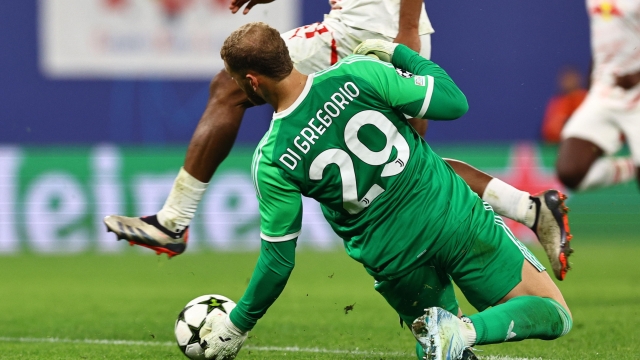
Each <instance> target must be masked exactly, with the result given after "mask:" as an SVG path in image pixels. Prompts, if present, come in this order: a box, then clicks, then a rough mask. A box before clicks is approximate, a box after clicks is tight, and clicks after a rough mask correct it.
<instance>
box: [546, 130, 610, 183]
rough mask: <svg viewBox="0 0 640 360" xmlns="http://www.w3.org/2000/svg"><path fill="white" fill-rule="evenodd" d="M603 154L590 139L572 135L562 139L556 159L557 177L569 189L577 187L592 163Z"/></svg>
mask: <svg viewBox="0 0 640 360" xmlns="http://www.w3.org/2000/svg"><path fill="white" fill-rule="evenodd" d="M603 154H604V151H603V150H602V149H601V148H600V147H598V146H597V145H596V144H594V143H592V142H590V141H587V140H583V139H578V138H573V137H572V138H568V139H565V140H562V142H561V143H560V149H559V151H558V159H557V160H556V172H557V174H558V178H559V179H560V181H561V182H562V183H563V184H564V185H565V186H566V187H568V188H569V189H572V190H576V189H578V187H579V186H580V183H581V182H582V180H584V178H585V176H586V175H587V173H588V172H589V169H590V168H591V166H592V165H593V163H594V162H595V161H596V160H598V158H600V157H601V156H602V155H603Z"/></svg>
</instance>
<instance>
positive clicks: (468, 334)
mask: <svg viewBox="0 0 640 360" xmlns="http://www.w3.org/2000/svg"><path fill="white" fill-rule="evenodd" d="M461 323H462V324H461V325H460V328H461V329H462V333H463V334H465V341H466V343H465V346H467V347H472V346H473V345H475V344H476V337H477V334H476V327H475V326H473V322H471V321H469V322H467V321H464V320H462V321H461Z"/></svg>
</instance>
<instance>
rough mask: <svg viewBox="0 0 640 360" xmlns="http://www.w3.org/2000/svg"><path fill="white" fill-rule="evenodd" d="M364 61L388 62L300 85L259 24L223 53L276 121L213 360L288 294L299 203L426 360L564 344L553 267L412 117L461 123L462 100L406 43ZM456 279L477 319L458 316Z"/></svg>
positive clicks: (344, 64) (231, 353) (358, 59)
mask: <svg viewBox="0 0 640 360" xmlns="http://www.w3.org/2000/svg"><path fill="white" fill-rule="evenodd" d="M356 54H375V55H377V57H379V58H380V60H378V59H375V58H373V57H369V56H363V55H353V56H349V57H347V58H345V59H343V60H342V61H340V62H338V63H336V64H335V65H333V66H332V67H330V68H328V69H326V70H324V71H320V72H317V73H313V74H311V75H308V76H307V75H303V74H301V73H300V72H298V71H296V70H295V69H294V68H293V64H292V62H291V59H290V57H289V53H288V51H287V48H286V45H285V43H284V41H283V40H282V38H281V37H280V35H279V34H278V32H277V31H276V30H275V29H273V28H270V27H269V26H267V25H266V24H263V23H250V24H247V25H244V26H242V27H241V28H239V29H238V30H236V31H235V32H233V33H232V34H231V35H230V36H229V37H228V38H227V40H226V41H225V43H224V45H223V47H222V50H221V55H222V58H223V60H224V62H225V67H226V70H227V72H229V74H230V75H231V76H232V77H233V78H234V80H235V81H236V82H237V83H238V85H239V86H240V87H241V88H242V89H243V90H244V91H245V92H246V93H247V95H248V97H249V99H255V100H257V99H263V100H264V101H266V102H268V103H270V104H271V105H272V106H273V107H274V109H275V113H274V116H273V120H272V121H271V126H270V128H269V131H268V132H267V133H266V134H265V136H264V138H263V139H262V141H260V143H259V145H258V147H257V149H256V151H255V154H254V159H253V165H252V169H251V171H252V175H253V181H254V185H255V190H256V194H257V197H258V202H259V206H260V214H261V225H260V230H261V235H260V236H261V238H262V240H261V241H262V247H261V252H260V257H259V259H258V263H257V265H256V268H255V270H254V273H253V276H252V278H251V281H250V283H249V286H248V288H247V290H246V292H245V294H244V295H243V297H242V298H241V299H240V301H239V302H238V305H237V307H236V308H235V309H234V310H233V311H232V312H231V313H230V315H229V316H228V317H227V318H225V319H222V320H219V319H214V320H213V321H211V322H208V323H207V324H205V327H204V328H203V331H202V332H201V337H202V345H203V346H204V348H205V355H206V357H207V358H214V359H217V360H220V359H233V358H234V357H235V356H236V354H237V353H238V351H239V350H240V347H241V346H242V344H243V342H244V340H245V339H246V336H247V332H248V331H249V330H251V329H252V328H253V327H254V326H255V324H256V322H257V321H258V320H259V319H260V318H261V317H262V316H263V315H264V314H265V313H266V311H267V309H268V308H269V306H271V304H272V303H273V302H274V301H275V300H276V299H277V298H278V296H279V295H280V293H281V292H282V290H283V289H284V287H285V285H286V283H287V280H288V278H289V275H290V273H291V271H292V270H293V267H294V263H295V248H296V241H297V238H298V235H299V233H300V227H301V220H302V199H301V196H302V195H304V196H308V197H311V198H314V199H316V200H317V201H319V202H320V204H321V206H322V211H323V213H324V216H325V218H326V219H327V221H328V222H329V223H330V224H331V226H332V228H333V230H334V231H335V232H336V233H337V234H338V235H339V236H340V237H341V238H342V239H343V240H344V246H345V248H346V251H347V254H348V255H349V256H350V257H352V258H353V259H354V260H356V261H358V262H360V263H361V264H362V265H363V266H364V268H365V270H366V271H367V272H368V273H369V274H370V275H371V276H372V277H373V278H374V279H375V280H376V282H375V289H376V290H377V291H378V292H379V293H380V294H381V295H382V296H383V297H384V298H385V299H386V300H387V302H388V303H389V305H391V306H392V307H393V308H394V309H395V311H396V312H397V313H398V314H399V315H400V317H401V319H402V320H403V321H404V322H405V323H407V324H411V330H412V332H413V334H414V336H415V337H416V339H417V341H418V343H419V350H420V352H419V354H420V355H419V356H421V357H424V358H426V359H437V360H440V359H442V360H444V359H461V358H462V357H463V353H465V351H467V348H470V347H471V346H473V345H482V344H493V343H500V342H505V341H519V340H523V339H547V340H551V339H555V338H558V337H560V336H562V335H564V334H566V333H567V332H568V331H569V330H570V329H571V325H572V318H571V314H570V312H569V309H568V307H567V304H566V303H565V301H564V299H563V297H562V294H561V293H560V290H559V289H558V288H557V287H556V286H555V284H554V283H553V282H552V281H551V278H550V277H549V276H548V274H547V273H546V271H544V270H545V269H544V267H542V265H541V264H540V263H539V262H538V260H537V259H536V258H535V257H534V256H533V255H532V254H531V253H530V252H529V251H528V250H527V249H526V247H525V246H524V245H522V244H521V243H520V242H519V241H518V240H517V239H516V238H515V237H514V236H513V234H512V233H511V232H510V231H509V229H508V228H507V227H506V226H505V224H504V223H503V221H502V219H501V218H500V217H498V216H496V215H495V213H494V212H493V210H492V209H491V207H490V206H489V205H488V204H487V203H484V202H483V201H482V200H481V199H480V198H479V197H478V196H477V195H476V194H475V193H473V192H472V191H471V189H470V188H469V187H468V186H467V184H466V183H465V182H464V181H463V180H462V179H461V178H460V177H458V176H457V175H456V174H455V172H454V171H453V170H452V169H451V167H450V166H449V165H448V164H447V163H446V162H445V161H443V160H442V159H441V158H440V157H439V156H437V155H436V154H435V153H434V152H433V151H432V150H431V149H430V148H429V146H428V145H427V143H426V142H425V141H424V140H423V139H422V138H421V137H420V136H419V135H418V134H417V133H416V132H415V131H414V130H413V129H412V128H411V126H410V125H409V124H408V122H407V120H406V119H407V117H414V118H423V119H426V118H429V119H432V120H453V119H456V118H458V117H460V116H462V115H463V114H465V113H466V111H467V109H468V106H467V102H466V98H465V96H464V94H463V93H462V92H461V91H460V89H458V87H457V86H456V85H455V83H454V82H453V81H452V80H451V78H450V77H449V76H448V75H447V73H446V72H445V71H444V70H442V68H440V67H439V66H438V65H436V64H435V63H433V62H431V61H429V60H426V59H424V58H422V57H420V56H419V55H418V54H417V53H416V52H414V51H412V50H410V49H409V48H408V47H406V46H404V45H398V44H393V43H390V42H385V41H382V40H372V41H365V42H364V43H363V44H362V45H360V46H359V47H358V48H357V49H356ZM381 60H384V61H381ZM452 282H455V283H456V284H457V285H458V287H459V288H460V289H461V290H462V292H463V293H464V295H465V297H466V298H467V299H468V300H469V302H470V303H471V304H472V305H473V306H474V307H475V308H476V309H477V310H478V311H480V312H479V313H477V314H475V315H472V316H470V317H468V318H465V319H464V320H463V319H460V318H458V317H457V316H456V315H454V314H457V313H458V303H457V300H456V298H455V295H454V290H453V283H452ZM472 356H473V355H472Z"/></svg>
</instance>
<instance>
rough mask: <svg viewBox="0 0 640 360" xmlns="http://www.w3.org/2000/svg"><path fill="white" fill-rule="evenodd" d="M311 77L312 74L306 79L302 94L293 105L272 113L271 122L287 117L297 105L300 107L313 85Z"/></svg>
mask: <svg viewBox="0 0 640 360" xmlns="http://www.w3.org/2000/svg"><path fill="white" fill-rule="evenodd" d="M313 75H314V74H309V75H308V77H307V83H306V84H305V85H304V89H302V92H301V93H300V95H299V96H298V98H297V99H296V101H294V102H293V104H291V106H289V107H288V108H286V109H284V110H282V111H280V112H277V113H276V112H274V113H273V120H276V119H281V118H283V117H285V116H288V115H289V114H291V113H292V112H293V111H294V110H295V109H296V108H297V107H298V105H300V103H301V102H302V100H304V99H305V98H306V97H307V94H308V93H309V90H311V84H313Z"/></svg>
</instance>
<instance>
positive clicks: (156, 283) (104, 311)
mask: <svg viewBox="0 0 640 360" xmlns="http://www.w3.org/2000/svg"><path fill="white" fill-rule="evenodd" d="M574 248H576V253H575V255H574V257H572V264H573V267H574V270H572V271H571V272H570V273H569V275H568V277H567V281H565V282H563V283H560V288H561V290H562V291H563V292H564V294H565V297H566V299H567V302H568V303H569V305H570V307H571V309H572V311H573V314H574V319H575V322H574V328H573V330H572V332H571V333H569V334H568V335H567V336H565V337H563V338H561V339H559V340H556V341H538V340H529V341H524V342H519V343H510V344H502V345H492V346H484V347H480V349H481V350H482V351H481V352H479V354H480V355H481V356H482V357H483V358H485V359H505V360H506V359H518V358H525V359H539V358H542V359H581V360H583V359H638V358H640V330H638V329H640V316H639V315H640V314H639V312H640V281H639V280H638V274H639V270H640V266H639V265H638V260H637V259H638V256H639V255H640V238H638V237H635V238H634V237H629V238H627V239H618V240H612V239H607V240H605V239H577V241H575V242H574ZM536 253H537V255H538V256H539V257H540V258H541V260H544V257H543V254H541V253H540V251H539V250H536ZM256 258H257V254H255V253H211V252H208V253H199V254H188V253H187V254H185V255H182V256H179V257H176V258H174V259H172V260H168V259H167V258H166V257H164V256H163V257H157V256H154V255H148V256H146V255H140V253H139V252H136V251H131V252H128V253H127V254H125V255H78V256H49V257H41V256H35V255H19V256H6V257H0V273H1V274H2V282H1V285H0V289H1V290H0V358H1V359H183V358H184V357H183V355H182V354H181V353H180V351H179V349H178V348H177V346H175V345H174V344H172V342H173V341H174V339H173V324H174V321H175V318H176V316H177V314H178V312H179V311H180V310H181V309H182V307H183V305H184V304H186V303H187V301H189V300H191V299H192V298H194V297H196V296H198V295H202V294H207V293H220V294H223V295H226V296H229V297H231V298H233V299H235V300H237V299H238V298H239V297H240V296H241V295H242V292H243V290H244V287H245V286H246V284H247V282H248V280H249V277H250V276H251V272H252V269H253V265H254V263H255V261H256ZM543 263H545V264H546V261H543ZM349 305H351V306H353V310H352V311H349V312H348V314H345V310H344V309H345V307H346V306H349ZM462 306H463V309H464V310H465V311H466V312H467V313H472V312H473V309H472V308H470V306H469V305H468V304H466V303H465V302H464V301H463V302H462ZM414 344H415V342H414V340H413V338H412V336H411V333H410V332H409V331H408V330H407V329H406V327H405V329H402V328H400V326H399V322H398V318H397V316H396V315H395V313H394V312H393V310H391V308H390V307H388V306H387V305H386V303H385V302H384V300H383V299H382V297H381V296H379V295H378V294H377V293H376V292H375V291H374V290H373V280H372V279H371V278H370V277H369V276H368V275H367V274H366V273H365V271H364V270H363V269H362V267H361V266H360V265H359V264H357V263H356V262H354V261H352V260H350V259H349V258H348V257H347V256H346V255H345V254H344V252H342V251H335V252H329V253H317V252H315V253H314V252H311V251H300V253H299V255H298V258H297V267H296V269H295V270H294V273H293V275H292V278H291V280H290V282H289V284H288V286H287V289H286V290H285V292H284V293H283V295H282V296H281V297H280V299H278V301H277V302H276V304H275V305H274V306H273V307H272V308H271V309H270V310H269V312H268V313H267V315H266V316H265V317H264V318H263V320H262V321H261V322H260V323H259V324H258V326H257V327H256V329H254V331H253V332H252V333H251V334H250V338H249V340H248V341H247V343H246V344H245V348H244V349H243V350H242V351H241V352H240V355H239V356H238V359H362V358H371V359H414V358H415V356H414V355H413V348H414ZM348 351H355V352H352V353H348ZM185 359H186V358H185Z"/></svg>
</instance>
